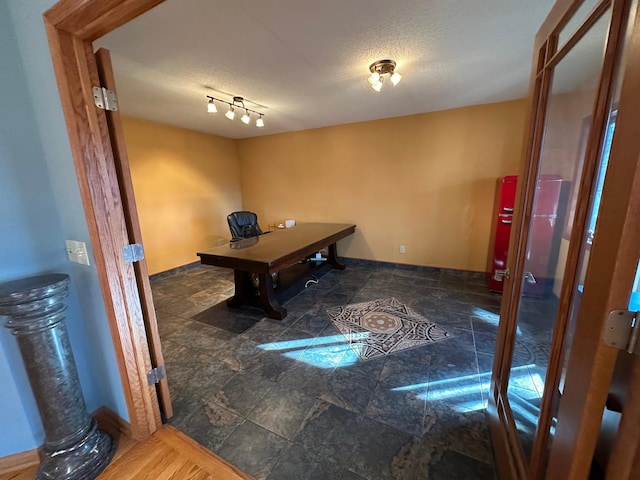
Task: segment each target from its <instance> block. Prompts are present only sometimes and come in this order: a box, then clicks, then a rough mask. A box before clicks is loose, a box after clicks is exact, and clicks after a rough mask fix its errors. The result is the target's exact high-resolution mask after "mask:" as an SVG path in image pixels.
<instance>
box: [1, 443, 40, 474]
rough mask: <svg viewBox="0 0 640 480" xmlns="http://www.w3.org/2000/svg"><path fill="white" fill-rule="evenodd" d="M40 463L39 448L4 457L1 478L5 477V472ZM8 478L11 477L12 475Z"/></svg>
mask: <svg viewBox="0 0 640 480" xmlns="http://www.w3.org/2000/svg"><path fill="white" fill-rule="evenodd" d="M39 464H40V457H39V456H38V450H37V449H34V450H28V451H26V452H20V453H16V454H14V455H8V456H6V457H2V458H0V479H2V478H5V477H3V475H4V474H9V473H11V472H15V471H17V470H21V469H23V468H28V467H31V466H32V465H36V466H37V465H39ZM12 474H13V473H12ZM7 478H9V479H10V478H12V477H7Z"/></svg>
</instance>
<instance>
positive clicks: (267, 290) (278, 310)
mask: <svg viewBox="0 0 640 480" xmlns="http://www.w3.org/2000/svg"><path fill="white" fill-rule="evenodd" d="M258 279H259V280H260V306H261V307H262V308H263V309H264V311H265V312H267V315H269V316H270V317H271V318H275V319H276V320H282V319H283V318H284V317H286V316H287V309H286V308H284V307H283V306H282V305H280V303H279V302H278V299H277V298H276V294H275V293H274V292H273V280H272V279H271V274H269V273H259V274H258Z"/></svg>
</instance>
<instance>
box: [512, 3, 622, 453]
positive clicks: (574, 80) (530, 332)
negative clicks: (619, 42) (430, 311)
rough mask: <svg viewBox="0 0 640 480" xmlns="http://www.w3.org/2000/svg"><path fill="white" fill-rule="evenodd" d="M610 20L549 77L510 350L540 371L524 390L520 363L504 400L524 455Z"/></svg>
mask: <svg viewBox="0 0 640 480" xmlns="http://www.w3.org/2000/svg"><path fill="white" fill-rule="evenodd" d="M610 20H611V11H610V10H608V11H607V13H605V14H604V15H602V16H601V17H600V19H599V20H598V21H597V22H596V23H595V24H594V25H593V26H592V27H591V28H590V29H589V30H588V31H587V33H586V34H585V35H584V36H583V37H582V38H581V39H580V40H579V41H578V42H577V43H576V44H575V46H574V47H573V48H572V49H571V50H570V51H569V52H568V53H567V54H566V56H565V57H564V58H563V59H562V60H560V61H559V63H558V64H557V65H556V66H555V69H554V70H553V76H552V80H551V84H552V86H551V92H550V96H549V98H548V103H547V109H546V118H545V127H544V132H545V133H544V139H543V144H542V151H541V155H540V160H539V167H538V175H537V179H536V180H535V185H536V188H535V191H534V198H533V205H532V212H533V214H532V216H531V220H530V223H529V236H528V241H527V247H526V256H525V259H524V278H523V279H522V280H521V282H522V287H521V291H522V298H521V299H520V302H519V305H518V312H517V317H516V325H517V327H516V342H515V345H514V354H513V357H514V358H519V359H526V364H527V368H528V369H531V370H535V372H536V376H535V377H533V376H530V377H529V385H530V387H533V390H534V391H536V392H537V393H538V394H537V395H536V396H529V397H524V396H523V395H522V394H521V390H520V389H521V380H520V377H521V375H520V370H519V369H520V368H521V365H519V364H514V365H512V372H511V378H510V380H509V383H508V387H507V398H508V400H509V404H510V406H511V410H512V412H513V415H514V420H515V422H516V426H517V427H518V434H519V437H520V440H521V442H522V445H523V448H524V451H525V454H526V455H527V456H530V455H531V452H532V450H533V440H534V436H535V432H536V429H537V426H538V424H539V420H540V413H541V408H542V396H543V392H544V384H545V381H546V375H547V374H546V372H547V368H548V366H549V362H550V357H551V344H552V339H553V335H554V333H555V327H556V318H557V317H558V313H559V307H560V298H559V296H560V292H561V291H562V284H563V281H564V277H565V275H564V269H563V267H564V265H563V261H564V259H565V256H564V255H563V252H561V251H560V247H561V242H555V243H554V240H555V239H557V238H558V236H557V235H556V228H562V227H563V226H562V225H558V224H557V222H556V217H557V213H558V211H559V210H560V211H562V213H564V212H565V211H566V209H567V206H568V202H567V200H566V199H565V201H564V203H563V204H562V205H560V204H559V201H560V189H561V185H562V180H566V181H571V180H573V179H576V178H577V179H578V183H579V182H580V180H581V173H582V170H581V169H582V166H583V164H584V162H583V158H582V157H581V156H580V155H579V152H580V144H579V141H580V135H578V132H581V130H582V128H583V125H584V119H585V117H589V116H590V115H591V114H592V111H593V107H594V105H595V103H596V95H597V93H598V84H599V79H600V74H601V71H602V66H603V60H604V58H603V57H604V46H605V44H606V40H607V33H608V27H609V23H610ZM565 252H566V250H565ZM552 260H553V261H554V262H553V263H552ZM518 363H521V362H518ZM536 383H537V384H538V385H537V388H536Z"/></svg>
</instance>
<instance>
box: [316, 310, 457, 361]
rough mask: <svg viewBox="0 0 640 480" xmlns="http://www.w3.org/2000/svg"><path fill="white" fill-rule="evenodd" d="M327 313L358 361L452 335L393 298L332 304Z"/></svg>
mask: <svg viewBox="0 0 640 480" xmlns="http://www.w3.org/2000/svg"><path fill="white" fill-rule="evenodd" d="M327 313H328V314H329V316H330V317H331V320H332V321H333V323H334V325H335V326H336V328H338V330H340V332H341V333H342V334H343V335H344V336H345V338H346V339H347V341H348V342H349V344H350V345H351V348H353V349H354V350H355V352H356V353H357V354H358V356H359V357H360V358H361V359H362V360H369V359H371V358H376V357H380V356H383V355H388V354H390V353H393V352H399V351H401V350H407V349H409V348H414V347H419V346H421V345H425V344H427V343H432V342H438V341H440V340H444V339H446V338H451V337H453V335H452V334H451V333H449V332H447V331H446V330H445V329H444V328H442V327H440V326H438V325H436V324H435V323H433V322H431V321H429V320H427V319H426V318H424V317H423V316H422V315H420V314H418V313H416V312H415V311H413V310H412V309H411V308H409V307H408V306H407V305H405V304H404V303H400V302H399V301H398V300H397V299H395V298H387V299H382V300H373V301H371V302H363V303H354V304H351V305H345V306H342V307H332V308H329V309H327Z"/></svg>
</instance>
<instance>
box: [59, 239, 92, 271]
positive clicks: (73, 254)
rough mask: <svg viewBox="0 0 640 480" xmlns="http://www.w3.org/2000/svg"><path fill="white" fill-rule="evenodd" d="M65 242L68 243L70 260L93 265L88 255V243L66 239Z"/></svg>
mask: <svg viewBox="0 0 640 480" xmlns="http://www.w3.org/2000/svg"><path fill="white" fill-rule="evenodd" d="M64 242H65V244H66V245H67V255H68V256H69V261H71V262H75V263H80V264H82V265H91V264H90V263H89V256H88V255H87V245H86V244H85V243H84V242H80V241H78V240H65V241H64Z"/></svg>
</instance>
